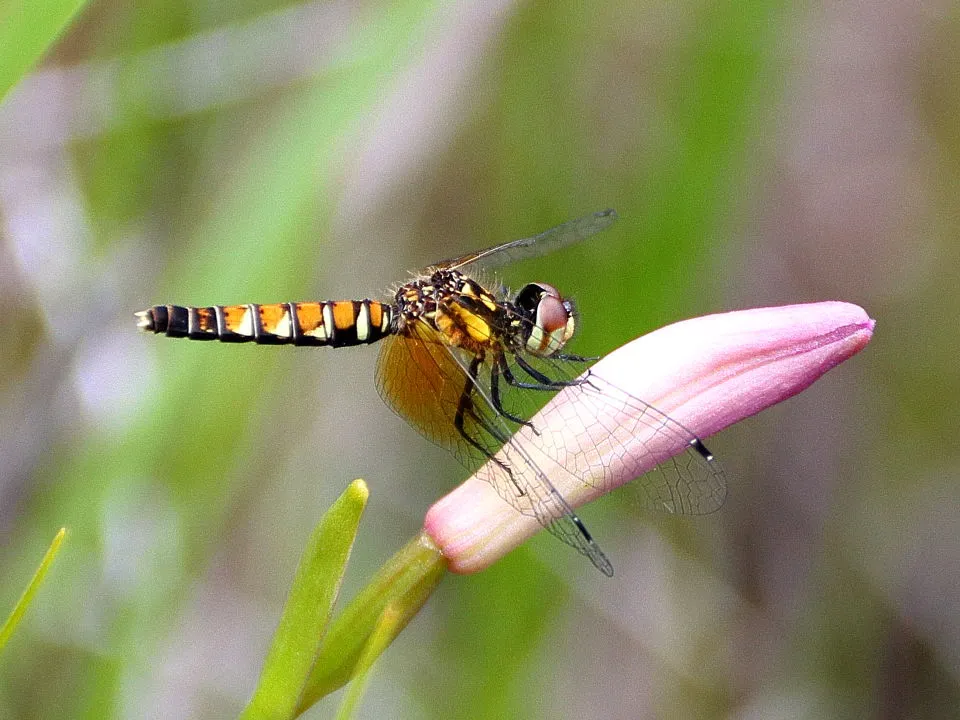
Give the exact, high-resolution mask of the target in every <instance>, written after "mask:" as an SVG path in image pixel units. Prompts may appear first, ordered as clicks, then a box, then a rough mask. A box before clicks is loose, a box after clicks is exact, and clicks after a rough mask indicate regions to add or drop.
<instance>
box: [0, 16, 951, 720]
mask: <svg viewBox="0 0 960 720" xmlns="http://www.w3.org/2000/svg"><path fill="white" fill-rule="evenodd" d="M850 12H855V11H853V10H851V11H850ZM884 13H888V14H889V16H888V15H886V14H884ZM898 13H899V14H898ZM911 13H914V14H911ZM3 17H4V15H3V11H0V18H3ZM874 20H875V22H876V25H875V26H874V25H870V22H871V18H870V17H866V16H863V15H855V16H854V18H853V19H852V20H851V19H848V18H846V17H839V16H837V15H836V14H835V12H834V11H833V10H832V9H830V8H818V9H815V10H791V9H790V6H789V5H788V4H786V3H777V2H769V1H765V0H746V1H744V2H730V1H721V2H696V1H695V2H688V3H682V4H677V3H667V2H661V3H656V2H643V3H625V2H598V3H590V4H584V3H575V2H572V1H571V0H560V1H559V2H552V3H548V2H544V1H543V0H535V1H534V2H529V3H525V4H521V5H511V4H497V5H494V4H489V5H482V6H481V5H470V6H468V5H466V4H453V3H442V2H423V1H422V0H385V1H383V2H363V3H357V2H350V1H349V0H340V1H335V2H329V3H328V2H324V3H317V4H313V5H302V6H295V5H278V4H275V3H271V2H270V1H269V0H256V1H255V2H246V3H244V2H240V3H233V4H230V5H223V4H213V3H204V2H203V0H184V1H182V2H177V1H176V0H152V1H151V2H148V3H138V4H135V5H122V4H117V3H95V4H92V5H90V6H89V7H88V8H87V9H86V10H85V11H84V13H83V14H82V15H81V16H80V17H79V18H78V20H77V22H76V23H75V24H74V26H73V27H72V29H71V30H70V31H69V32H67V33H66V34H65V35H64V37H63V38H62V39H61V41H60V43H59V45H58V46H57V48H56V50H55V51H54V52H53V53H52V54H50V55H49V56H48V57H47V59H46V60H45V61H44V63H43V64H42V66H41V67H40V68H39V69H38V70H37V71H36V73H35V74H34V75H32V76H30V77H27V78H26V79H25V80H24V82H23V83H22V84H21V85H20V87H18V88H16V89H15V90H14V91H13V92H11V93H10V94H9V95H8V96H7V97H6V98H5V100H4V102H3V105H0V220H2V222H3V226H2V227H3V230H2V243H0V331H2V332H3V336H4V338H5V343H4V346H3V350H2V351H0V359H2V360H3V361H4V362H3V367H2V368H0V390H2V395H0V399H2V403H3V405H2V406H0V410H2V411H0V577H3V578H5V579H6V582H4V583H0V608H2V607H12V606H13V605H14V603H15V602H16V598H17V596H18V594H19V592H20V590H21V589H22V583H21V582H18V581H17V578H24V577H28V576H29V574H30V573H31V572H32V570H33V565H34V563H35V561H36V557H37V556H38V555H39V554H40V553H41V552H42V550H43V548H44V547H45V546H46V544H47V542H48V540H49V536H50V534H51V533H52V532H54V531H55V529H56V528H58V527H61V526H63V525H67V526H69V527H70V528H71V544H70V547H69V549H68V551H67V552H65V553H63V556H62V557H61V558H60V560H59V561H58V563H57V572H56V573H54V574H53V575H51V577H50V578H48V581H47V582H46V583H45V584H44V587H43V588H42V590H41V592H40V594H39V595H38V597H37V600H36V601H35V603H36V604H35V606H34V607H33V608H32V609H31V612H30V613H29V614H28V615H27V616H26V618H25V619H24V621H23V623H22V624H21V626H20V627H19V628H18V631H17V633H16V634H15V635H14V636H13V637H12V638H11V640H10V642H9V643H8V645H7V647H6V648H5V652H4V655H3V656H2V657H0V718H6V717H11V718H13V717H30V718H43V717H56V718H62V717H90V718H103V717H141V716H161V717H171V718H172V717H208V716H209V717H221V716H225V715H231V714H237V713H239V712H240V710H241V708H242V707H243V706H244V704H245V703H246V701H247V699H248V698H249V696H250V694H251V693H252V692H253V688H254V687H255V684H256V677H257V672H258V671H259V668H260V667H261V664H262V661H263V658H264V656H265V655H266V652H267V647H268V640H269V636H270V634H271V633H272V631H273V629H274V627H275V626H276V622H277V618H278V617H279V615H280V609H281V606H282V601H283V596H284V593H285V590H286V588H287V587H288V586H289V584H290V579H291V577H292V576H293V574H294V569H295V565H296V560H297V557H298V553H299V551H300V548H301V547H302V546H303V544H304V542H305V539H306V538H307V536H308V535H309V533H310V528H311V527H312V525H313V523H314V522H315V519H316V517H317V516H318V515H319V514H320V512H321V510H322V509H323V508H325V507H327V506H329V505H330V503H331V502H332V500H333V497H335V495H336V494H337V493H338V492H339V489H340V488H342V487H343V485H344V484H345V483H346V482H348V481H349V480H350V479H352V478H353V477H356V476H358V475H362V476H364V477H366V478H368V480H369V481H370V483H371V486H372V498H373V501H372V503H371V506H370V507H369V508H368V517H369V519H368V520H367V521H365V522H364V523H363V524H362V525H361V528H360V532H359V536H358V543H357V547H356V549H355V550H354V560H353V564H354V566H355V567H359V568H362V567H364V566H365V567H367V568H368V572H363V571H362V570H358V574H359V576H360V577H367V576H369V575H370V573H371V572H372V570H373V569H374V568H376V567H379V566H380V565H381V564H382V563H383V561H384V558H386V557H389V556H391V555H392V554H393V553H394V552H395V550H396V549H397V547H399V546H400V545H401V544H402V542H404V541H405V540H406V539H407V538H409V537H411V536H412V535H414V534H415V533H416V531H417V529H418V528H419V523H420V521H421V520H422V515H423V513H424V512H425V510H426V508H427V507H428V506H429V503H430V501H431V500H432V499H433V498H435V497H437V496H438V495H439V494H440V493H442V492H443V490H444V489H445V488H449V487H452V486H453V485H454V484H455V483H456V482H458V481H459V480H460V479H462V478H463V477H465V471H464V470H463V469H462V468H459V467H458V466H456V465H454V464H452V463H448V464H444V463H443V460H439V461H437V460H436V458H437V457H438V455H437V454H430V453H431V448H429V447H425V443H424V442H423V441H422V439H421V438H419V436H417V435H416V434H415V433H413V432H412V431H409V430H407V429H405V428H404V427H403V426H402V423H401V421H399V420H398V419H396V418H392V417H391V416H390V415H389V414H388V413H387V412H386V411H385V410H383V408H382V407H381V404H380V402H379V398H377V396H376V391H375V389H374V387H373V384H372V381H370V380H369V376H370V373H369V370H370V367H371V365H372V362H373V360H372V358H373V357H374V356H375V354H376V350H375V349H373V348H357V349H353V350H346V349H345V350H342V351H336V352H334V351H327V352H324V350H323V349H321V350H311V349H290V348H252V347H231V346H226V345H220V344H216V343H210V344H203V343H189V342H185V341H179V342H178V341H169V340H164V339H162V338H153V337H144V336H141V335H138V334H137V333H136V332H135V330H134V323H133V319H132V313H133V312H134V311H136V310H140V309H142V308H144V307H147V306H149V305H152V304H154V303H163V302H176V303H183V304H189V303H196V304H211V303H224V304H227V303H234V302H237V303H239V302H269V301H281V300H297V299H308V298H315V299H323V298H328V297H337V296H344V297H346V296H356V297H363V296H365V295H371V294H373V293H376V292H377V290H378V288H380V289H385V288H389V287H390V284H391V282H396V281H400V280H402V279H404V277H406V272H407V270H408V269H410V268H414V267H418V266H423V265H426V264H428V263H429V262H431V261H434V260H437V259H439V258H442V257H450V256H454V255H457V254H459V253H462V252H465V251H467V250H470V249H473V248H476V247H482V246H485V245H489V244H493V243H495V242H499V241H502V240H506V239H510V238H513V237H520V236H524V235H530V234H533V233H536V232H538V231H541V230H543V229H545V228H547V227H550V226H552V225H555V224H557V223H559V222H562V221H564V220H566V219H569V218H572V217H576V216H579V215H581V214H584V213H586V212H589V211H592V210H599V209H602V208H606V207H613V208H616V210H617V211H618V212H619V214H620V217H621V219H620V221H619V222H618V224H617V225H616V226H615V227H614V228H613V229H612V230H611V231H609V232H608V233H604V234H603V236H602V238H597V239H596V240H595V241H588V242H586V243H584V244H583V245H582V246H581V247H577V248H572V249H570V250H567V251H564V252H563V253H562V254H558V256H556V257H547V258H543V259H538V260H536V261H530V262H529V263H525V266H524V267H518V268H512V269H510V270H509V271H508V272H507V273H506V280H507V281H509V282H512V283H520V282H523V281H524V280H526V279H528V278H539V279H543V280H547V281H549V282H550V283H551V284H554V285H556V286H557V287H558V288H560V289H561V290H562V291H564V292H570V293H572V294H573V295H574V297H575V299H576V300H577V302H578V307H579V308H580V311H581V313H582V322H581V326H582V328H583V331H582V333H581V335H580V337H579V338H578V339H577V343H578V344H577V348H576V349H577V350H578V351H581V352H583V353H587V354H590V353H602V352H605V351H607V350H609V349H611V348H612V347H614V346H616V345H618V344H620V343H621V342H623V341H625V340H627V339H629V338H631V337H634V336H636V335H638V334H640V333H642V332H644V331H646V330H649V329H652V328H653V327H656V326H658V325H661V324H665V323H667V322H670V321H673V320H677V319H680V318H682V317H684V316H687V315H692V314H700V313H706V312H712V311H718V310H723V309H726V308H728V307H744V306H749V305H756V304H777V303H790V302H801V301H805V300H820V299H833V298H836V299H843V300H849V301H853V302H860V303H862V304H864V305H865V307H867V309H868V311H870V312H871V313H872V314H873V315H874V316H875V317H877V318H878V319H879V324H878V329H877V337H876V339H875V341H874V342H873V343H872V344H871V346H870V348H868V350H867V351H866V352H865V353H864V354H863V356H862V357H861V358H857V359H856V360H855V361H854V363H852V364H848V365H854V366H855V367H856V368H859V369H847V366H844V368H843V369H842V370H840V371H836V373H835V374H834V375H831V376H829V377H828V378H827V379H825V380H824V381H822V382H821V383H819V384H818V385H816V386H814V388H812V389H811V390H810V391H809V392H808V393H805V394H804V395H802V396H801V397H799V398H797V399H796V400H794V401H791V403H788V404H787V405H786V406H783V407H781V408H777V409H775V410H774V411H770V412H768V413H765V414H764V415H763V416H762V417H760V418H758V419H756V420H755V421H749V422H747V423H744V424H743V425H742V426H741V428H740V429H739V431H738V429H733V430H731V431H729V432H728V433H726V434H725V436H724V437H723V438H720V439H719V445H717V446H714V443H711V447H712V448H713V449H714V450H716V451H718V453H719V454H720V455H721V456H722V457H723V459H724V461H725V463H726V466H727V468H728V473H729V475H730V485H731V499H730V501H729V502H728V506H727V507H726V508H725V509H724V510H721V512H720V513H718V514H717V515H716V516H712V517H710V518H703V519H696V520H691V519H689V518H679V519H674V518H647V517H643V518H640V519H638V518H637V517H636V513H635V512H634V511H633V510H631V509H629V508H624V507H622V506H620V505H618V504H617V502H616V501H615V500H612V501H611V502H604V503H600V504H599V505H600V507H597V508H590V509H589V510H588V512H589V517H588V522H590V524H591V527H592V528H593V529H594V533H595V535H597V536H598V538H600V541H601V543H602V544H604V547H605V548H606V549H607V550H608V551H609V553H610V555H611V557H612V559H613V560H614V563H615V564H616V566H617V570H618V573H619V574H618V575H617V577H615V578H614V579H613V580H612V581H604V580H602V579H601V578H600V577H598V576H595V572H594V571H593V569H592V568H591V567H589V565H588V564H587V563H585V562H582V559H581V558H578V557H576V556H575V555H574V554H573V553H571V552H569V551H568V549H567V548H565V547H562V546H559V544H557V543H555V542H552V540H551V539H550V538H544V537H538V538H536V539H534V540H533V541H531V542H530V543H529V544H528V545H527V546H526V547H524V548H523V549H521V550H519V551H517V552H515V553H513V554H512V555H511V556H510V557H508V558H506V559H505V560H503V561H502V562H500V563H499V564H498V565H497V566H495V567H494V568H491V569H490V570H489V571H487V572H485V573H483V574H481V575H479V576H477V577H471V578H461V579H455V578H448V582H447V583H445V584H444V586H443V587H441V588H440V589H439V590H438V592H437V594H436V595H435V596H434V597H433V598H432V600H431V602H430V603H429V604H428V606H427V610H426V611H424V612H423V613H421V615H420V616H419V617H418V618H417V620H416V621H415V622H414V623H413V624H412V625H411V626H410V627H409V628H408V629H407V630H406V631H405V632H404V634H403V635H401V636H400V638H399V640H398V641H397V642H396V643H395V644H394V645H393V646H392V647H391V648H390V649H389V650H388V651H387V653H386V654H385V655H384V657H383V659H382V661H381V664H380V667H379V668H377V669H376V670H375V671H374V674H373V677H372V680H371V684H370V687H369V690H368V693H367V696H366V698H365V699H364V702H363V703H362V704H361V706H360V709H359V711H358V715H359V716H367V717H425V718H427V717H437V718H445V719H446V718H456V717H463V718H482V717H491V718H493V717H497V718H501V717H524V718H527V717H556V716H566V717H574V716H584V715H588V716H592V717H598V718H600V717H641V716H642V717H648V716H658V717H691V716H694V715H697V716H702V717H726V716H729V715H751V716H755V717H774V716H785V717H865V716H883V717H917V718H919V717H946V716H948V715H950V714H951V713H954V714H955V712H956V708H957V707H960V691H958V686H960V685H958V677H960V670H958V668H960V629H958V624H957V622H958V621H957V618H958V617H960V607H958V605H960V599H958V593H957V587H960V579H958V570H957V563H956V562H954V560H955V558H956V557H958V556H960V554H958V553H960V546H958V542H960V540H958V538H960V533H958V532H956V531H957V529H958V523H960V521H958V518H957V508H958V507H960V495H958V492H960V490H958V486H957V483H956V481H955V479H956V468H957V466H958V453H957V450H956V448H955V447H954V444H955V443H951V442H950V438H951V437H952V428H955V427H956V426H957V421H958V419H960V418H958V417H957V415H958V410H957V408H958V407H960V403H958V402H957V399H958V396H960V375H958V373H957V370H956V367H957V365H956V362H955V358H956V352H955V340H954V339H953V336H954V334H955V333H952V332H951V331H950V330H949V328H952V327H953V326H954V324H955V322H954V320H953V318H955V316H956V312H957V310H958V309H960V308H957V304H958V303H957V300H956V293H955V291H954V288H953V285H954V280H953V276H954V275H955V268H956V262H955V261H956V259H957V258H956V248H957V247H958V246H957V244H956V242H955V237H956V234H957V231H958V225H960V222H958V220H960V200H958V197H960V195H958V193H956V188H957V187H958V183H957V177H958V176H957V170H956V163H952V161H951V158H955V157H957V154H958V152H960V146H958V142H957V134H956V128H957V127H958V126H960V125H958V117H957V113H958V108H960V100H958V90H957V84H956V77H957V76H956V72H955V62H954V60H955V55H956V50H955V48H957V47H960V44H958V43H957V42H956V40H957V38H958V36H960V27H958V23H957V21H956V17H954V16H953V15H950V14H949V13H944V14H943V15H937V14H936V12H935V10H934V9H932V7H931V8H925V9H924V10H923V11H920V10H917V9H913V10H909V11H908V10H902V9H899V10H898V9H896V8H895V7H894V6H893V5H891V6H890V7H888V8H887V9H886V10H883V9H880V10H877V13H876V18H874ZM838 28H839V30H838ZM8 29H9V28H8ZM885 33H886V34H885ZM0 46H4V47H5V48H6V49H7V50H8V51H9V49H10V46H8V45H5V44H4V43H3V42H2V40H0ZM904 47H906V48H910V49H911V52H907V51H904V50H903V49H902V48H904ZM848 53H849V54H850V55H851V56H853V57H856V58H859V59H860V63H859V64H858V63H857V62H853V61H850V62H848V61H847V58H848ZM25 67H26V66H25V65H22V64H21V66H20V67H19V68H18V69H16V72H18V73H19V72H23V69H24V68H25ZM856 73H864V74H867V75H868V76H869V77H868V79H869V80H870V82H864V81H862V78H861V77H860V76H859V75H857V74H856ZM845 82H846V83H849V85H845V84H844V83H845ZM871 83H872V84H871ZM0 88H2V86H0ZM847 88H849V89H847ZM843 89H847V90H846V91H845V92H841V90H843ZM831 93H835V94H831ZM897 103H903V106H901V105H898V104H897ZM850 108H853V110H851V109H850ZM856 191H859V194H858V192H856ZM347 582H348V583H349V582H350V580H349V579H348V580H347ZM347 590H352V588H348V589H347ZM347 594H348V595H350V594H352V593H350V592H348V593H347ZM34 611H35V612H34ZM333 701H334V703H333V704H330V705H327V704H326V701H324V702H321V703H320V704H319V705H318V706H317V708H316V709H315V710H313V711H311V713H310V716H314V717H327V716H330V715H332V714H333V712H334V707H335V702H336V698H334V699H333ZM363 713H367V714H366V715H364V714H363Z"/></svg>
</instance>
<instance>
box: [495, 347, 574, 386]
mask: <svg viewBox="0 0 960 720" xmlns="http://www.w3.org/2000/svg"><path fill="white" fill-rule="evenodd" d="M514 359H515V360H516V361H517V365H518V366H519V367H520V369H521V370H523V371H524V372H525V373H527V375H529V376H530V377H532V378H533V379H534V380H536V382H535V383H528V382H523V381H521V380H517V379H516V378H515V377H514V375H513V373H512V372H510V370H509V368H507V367H506V363H504V368H503V369H504V373H503V376H504V377H505V378H506V380H507V382H508V383H510V384H511V385H513V386H515V387H518V388H524V389H526V390H559V389H560V388H565V387H569V386H571V385H579V384H580V383H582V382H583V380H551V379H550V378H548V377H547V376H546V375H544V374H543V373H542V372H540V371H539V370H537V369H536V368H535V367H533V366H532V365H531V364H530V363H528V362H527V361H526V360H524V359H523V356H522V355H520V354H517V355H514Z"/></svg>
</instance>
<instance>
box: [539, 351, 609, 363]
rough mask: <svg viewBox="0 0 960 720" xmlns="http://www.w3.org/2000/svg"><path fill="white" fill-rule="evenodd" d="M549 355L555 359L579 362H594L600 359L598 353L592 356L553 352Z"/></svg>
mask: <svg viewBox="0 0 960 720" xmlns="http://www.w3.org/2000/svg"><path fill="white" fill-rule="evenodd" d="M550 357H552V358H556V359H557V360H569V361H570V362H580V363H588V362H594V361H596V360H599V359H600V356H599V355H596V356H594V357H584V356H583V355H570V354H569V353H554V354H553V355H551V356H550Z"/></svg>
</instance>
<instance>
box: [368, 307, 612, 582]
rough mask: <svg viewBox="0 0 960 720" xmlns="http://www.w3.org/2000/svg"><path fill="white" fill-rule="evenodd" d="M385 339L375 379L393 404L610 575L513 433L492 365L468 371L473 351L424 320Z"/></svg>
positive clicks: (607, 563)
mask: <svg viewBox="0 0 960 720" xmlns="http://www.w3.org/2000/svg"><path fill="white" fill-rule="evenodd" d="M384 342H385V343H386V344H385V345H384V346H383V348H382V350H381V352H380V357H379V359H378V361H377V386H378V387H379V388H380V394H381V396H382V397H383V399H384V401H385V402H386V403H387V405H389V406H390V407H391V408H392V409H393V410H394V411H395V412H396V413H397V414H399V415H400V416H401V417H403V418H404V419H405V420H407V421H408V422H409V423H410V424H411V425H413V427H415V428H416V429H417V430H418V431H420V432H421V433H422V434H423V435H424V436H426V437H427V438H428V439H430V440H432V441H433V442H435V443H437V444H438V445H440V446H441V447H444V448H446V449H447V450H449V451H450V452H452V453H453V455H454V456H455V457H456V458H457V459H458V460H459V461H460V462H461V463H462V464H463V465H465V466H466V467H468V468H469V469H471V470H477V475H478V476H480V477H482V478H483V479H484V480H486V481H487V482H489V483H490V484H491V485H492V486H493V488H494V489H495V490H496V492H497V494H499V495H500V497H502V498H503V499H504V500H505V501H506V502H507V503H508V504H510V505H511V506H512V507H514V508H515V509H516V510H517V511H519V512H520V513H522V514H524V515H527V516H530V517H533V518H536V520H537V521H538V522H539V523H540V524H541V525H542V526H543V527H545V528H547V530H549V531H550V532H551V533H552V534H553V535H554V536H556V537H557V538H559V539H560V540H562V541H563V542H565V543H567V544H568V545H570V546H571V547H573V548H575V549H576V550H578V551H579V552H581V553H583V554H584V555H586V556H587V557H588V558H589V559H590V560H591V562H593V564H594V565H595V566H596V567H597V568H599V569H600V570H601V571H602V572H603V573H604V574H606V575H612V574H613V567H612V566H611V564H610V561H609V560H608V559H607V557H606V556H605V555H604V553H603V551H602V550H601V549H600V548H599V546H598V545H597V544H596V542H594V540H593V538H592V537H591V536H590V534H589V532H588V531H587V530H586V528H585V527H584V526H583V523H582V522H581V521H580V519H579V518H578V517H577V516H576V514H575V513H574V512H573V510H572V509H571V507H570V506H569V504H568V503H567V502H566V500H564V498H563V496H562V495H561V494H560V493H559V492H558V491H557V489H556V488H555V487H554V485H553V483H552V482H551V481H550V479H549V478H548V477H547V475H546V474H545V473H544V472H543V471H542V470H541V469H540V468H539V467H538V466H537V464H536V462H535V460H534V459H533V457H532V453H531V450H530V449H529V448H526V447H524V446H523V445H522V444H520V443H519V442H518V441H516V440H514V439H513V433H514V430H515V428H511V427H510V426H509V425H508V424H507V422H508V421H506V420H505V419H504V417H503V416H502V415H501V414H500V413H498V412H497V411H496V410H495V409H494V407H493V405H492V402H491V395H490V388H489V384H488V382H489V377H490V370H489V367H485V366H481V367H480V368H479V371H478V372H477V373H476V375H477V378H476V379H474V378H473V377H472V375H471V372H470V366H471V362H472V360H473V358H472V357H471V356H470V355H469V354H468V353H465V352H463V351H461V350H459V349H458V348H455V347H452V346H451V345H449V344H448V343H446V342H445V341H444V340H443V338H442V336H440V335H439V334H438V333H437V332H436V331H434V330H433V329H432V328H431V327H430V326H429V325H427V324H426V323H423V322H416V323H413V324H412V325H411V326H410V327H408V328H407V332H406V333H404V334H399V335H395V336H392V337H390V338H387V339H386V340H385V341H384ZM468 383H469V384H471V385H472V387H473V392H472V393H470V395H469V403H468V405H467V407H466V408H464V412H463V413H462V427H463V432H460V431H459V430H458V429H457V427H456V422H455V420H456V418H457V415H458V410H460V409H461V408H463V404H462V403H463V400H462V398H463V390H464V388H465V387H466V386H467V384H468ZM468 438H469V440H468ZM470 440H472V441H473V442H471V441H470ZM491 458H493V459H491ZM478 468H479V470H478Z"/></svg>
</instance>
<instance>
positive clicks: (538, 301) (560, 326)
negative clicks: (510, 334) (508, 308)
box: [516, 283, 576, 357]
mask: <svg viewBox="0 0 960 720" xmlns="http://www.w3.org/2000/svg"><path fill="white" fill-rule="evenodd" d="M516 306H517V308H518V309H519V310H520V312H521V314H523V316H524V317H525V318H526V319H527V320H528V322H527V323H525V324H524V328H525V329H524V333H525V337H524V345H525V347H526V349H527V351H528V352H530V353H533V354H534V355H537V356H539V357H549V356H550V355H553V354H554V353H556V352H559V351H560V349H561V348H562V347H563V346H564V345H566V343H567V341H568V340H569V339H570V338H572V337H573V332H574V329H575V326H576V320H575V313H574V310H573V303H572V302H570V301H569V300H564V299H563V298H562V297H560V293H559V292H557V289H556V288H555V287H553V286H552V285H547V284H546V283H530V284H529V285H527V286H525V287H524V288H523V289H522V290H521V291H520V292H519V293H518V294H517V299H516Z"/></svg>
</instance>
